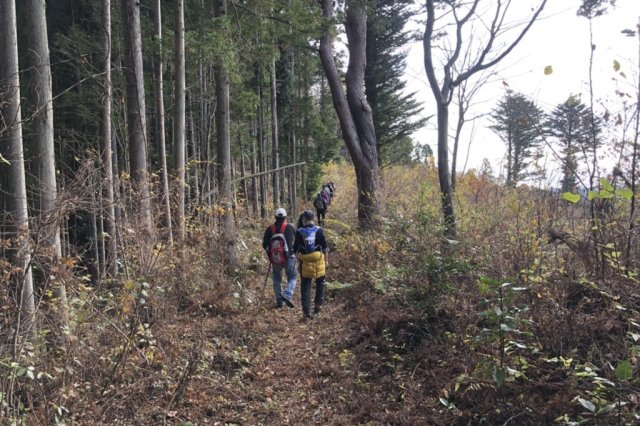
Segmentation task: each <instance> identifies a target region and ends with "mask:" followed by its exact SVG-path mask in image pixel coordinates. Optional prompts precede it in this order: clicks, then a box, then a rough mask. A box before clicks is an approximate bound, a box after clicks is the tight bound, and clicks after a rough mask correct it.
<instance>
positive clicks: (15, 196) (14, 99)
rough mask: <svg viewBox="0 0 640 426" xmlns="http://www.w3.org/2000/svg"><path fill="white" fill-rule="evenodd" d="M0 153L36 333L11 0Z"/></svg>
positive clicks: (0, 38) (29, 322) (0, 61)
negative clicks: (2, 159) (3, 160)
mask: <svg viewBox="0 0 640 426" xmlns="http://www.w3.org/2000/svg"><path fill="white" fill-rule="evenodd" d="M0 84H2V86H1V87H0V93H3V95H2V99H3V102H0V135H1V136H2V138H3V139H4V140H3V143H1V144H0V155H2V157H3V158H4V159H5V160H7V161H8V162H9V164H6V163H4V162H0V171H1V172H2V175H3V176H5V179H6V180H5V181H4V184H5V187H4V188H2V191H3V192H4V194H5V202H6V205H7V213H8V214H9V215H10V217H9V223H8V224H7V232H8V235H9V236H10V237H12V238H14V241H13V243H14V244H13V248H12V253H11V254H12V257H13V260H14V262H15V264H16V265H17V266H18V272H17V282H18V283H19V285H21V286H22V288H21V289H20V304H19V312H20V314H19V315H20V319H21V326H22V328H23V329H24V330H25V331H26V332H27V333H28V334H29V335H30V336H31V337H34V335H35V302H34V294H33V278H32V273H31V253H30V251H29V215H28V212H27V188H26V183H25V169H24V151H23V145H22V114H21V111H20V80H19V67H18V37H17V30H16V9H15V2H14V0H2V1H0Z"/></svg>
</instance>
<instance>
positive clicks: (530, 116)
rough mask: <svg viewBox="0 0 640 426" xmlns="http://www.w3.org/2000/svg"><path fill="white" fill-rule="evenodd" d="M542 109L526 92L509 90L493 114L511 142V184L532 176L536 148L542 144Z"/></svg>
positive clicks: (497, 128) (496, 128) (501, 132)
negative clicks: (529, 173) (532, 162)
mask: <svg viewBox="0 0 640 426" xmlns="http://www.w3.org/2000/svg"><path fill="white" fill-rule="evenodd" d="M542 115H543V113H542V110H541V109H540V108H538V107H537V106H536V104H535V103H534V102H532V101H531V100H529V99H527V98H526V97H525V96H524V95H522V94H519V93H514V92H508V93H507V94H506V95H505V96H504V98H503V99H502V100H501V101H500V103H499V104H498V107H497V108H496V110H495V111H494V112H493V114H492V115H491V118H492V119H493V121H494V124H493V125H492V126H491V129H492V130H494V131H495V132H496V133H497V134H498V135H500V137H501V138H502V140H503V141H504V143H505V144H506V145H507V181H506V184H507V186H516V185H517V184H518V183H519V182H521V181H522V180H524V179H526V178H527V177H528V174H527V171H526V170H527V167H528V166H529V163H530V160H531V157H532V154H533V152H532V151H533V148H535V147H536V146H537V145H539V143H540V140H541V134H540V131H539V128H540V121H541V118H542Z"/></svg>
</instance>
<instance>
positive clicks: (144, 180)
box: [122, 0, 153, 243]
mask: <svg viewBox="0 0 640 426" xmlns="http://www.w3.org/2000/svg"><path fill="white" fill-rule="evenodd" d="M122 21H123V28H124V50H125V62H124V75H125V78H126V82H127V127H128V134H129V161H130V169H131V170H130V171H131V177H132V178H133V183H134V190H135V191H136V196H135V199H137V200H138V208H139V209H140V211H139V212H138V213H139V214H140V216H141V220H142V231H143V234H144V235H143V238H144V239H145V240H146V242H147V243H150V242H151V240H152V237H153V217H152V213H151V195H150V193H149V176H148V173H147V116H146V110H145V93H144V71H143V67H142V33H141V29H140V2H139V0H122Z"/></svg>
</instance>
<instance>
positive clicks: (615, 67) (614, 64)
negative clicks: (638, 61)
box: [613, 59, 620, 71]
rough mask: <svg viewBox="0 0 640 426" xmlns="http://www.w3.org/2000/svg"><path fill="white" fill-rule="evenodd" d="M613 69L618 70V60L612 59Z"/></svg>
mask: <svg viewBox="0 0 640 426" xmlns="http://www.w3.org/2000/svg"><path fill="white" fill-rule="evenodd" d="M613 70H614V71H620V62H618V61H616V60H615V59H614V60H613Z"/></svg>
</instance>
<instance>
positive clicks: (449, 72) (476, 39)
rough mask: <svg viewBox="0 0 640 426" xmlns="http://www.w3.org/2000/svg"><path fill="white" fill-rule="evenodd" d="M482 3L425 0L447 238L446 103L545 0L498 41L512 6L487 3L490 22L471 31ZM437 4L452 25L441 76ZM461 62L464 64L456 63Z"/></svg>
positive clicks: (451, 232) (506, 48)
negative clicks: (437, 53) (468, 27)
mask: <svg viewBox="0 0 640 426" xmlns="http://www.w3.org/2000/svg"><path fill="white" fill-rule="evenodd" d="M480 2H481V0H473V1H472V2H468V3H464V4H460V3H459V2H457V1H453V0H447V1H444V2H438V1H436V0H426V9H427V21H426V24H425V31H424V36H423V48H424V67H425V72H426V75H427V79H428V80H429V86H430V87H431V91H432V93H433V97H434V99H435V102H436V109H437V118H438V121H437V123H438V124H437V125H438V177H439V182H440V192H441V193H442V211H443V215H444V222H445V230H446V234H447V236H449V237H455V235H456V216H455V208H454V204H453V187H452V185H451V173H450V168H449V105H450V104H451V100H452V97H453V94H454V91H455V88H456V87H458V86H459V85H460V84H461V83H463V82H464V81H466V80H468V79H469V78H471V77H472V76H473V75H475V74H477V73H479V72H481V71H483V70H486V69H488V68H491V67H493V66H494V65H496V64H497V63H499V62H500V61H501V60H502V59H504V58H505V57H506V56H507V55H508V54H509V53H510V52H511V51H512V50H513V49H514V48H515V47H516V45H518V43H519V42H520V41H521V40H522V38H523V37H524V35H525V34H526V33H527V31H529V29H530V28H531V26H532V25H533V23H534V22H535V21H536V19H537V18H538V16H539V15H540V13H541V12H542V10H543V9H544V6H545V5H546V3H547V0H542V1H541V2H540V3H539V5H538V6H537V7H535V8H534V9H533V13H532V15H531V17H530V19H529V20H528V21H527V22H526V24H525V25H524V27H523V28H522V29H521V30H520V31H518V33H517V34H516V36H515V38H514V39H513V40H512V41H511V42H510V43H508V44H506V45H501V43H500V40H499V39H500V36H501V35H503V33H504V32H505V31H506V26H507V25H508V23H507V22H506V20H505V19H506V16H507V11H508V10H509V7H510V6H511V2H510V1H506V2H504V1H502V0H497V1H492V2H490V3H491V5H489V4H487V8H493V9H492V10H493V16H492V17H491V19H490V21H489V22H488V23H483V24H482V25H479V26H478V28H475V29H474V31H473V34H470V33H466V32H464V29H465V26H466V25H467V24H469V23H470V22H472V21H474V20H475V19H477V18H479V17H478V15H477V13H478V6H479V4H480ZM436 3H437V4H438V6H439V7H438V9H437V10H440V11H442V15H441V16H447V17H449V16H450V17H452V19H453V25H454V31H453V35H451V39H450V42H451V43H450V44H447V46H451V47H450V48H443V49H441V52H442V54H443V55H444V57H443V63H442V69H441V71H440V75H438V74H437V72H436V68H437V67H438V65H437V64H436V63H435V58H434V50H436V49H437V48H439V47H440V46H439V45H438V42H439V41H440V40H442V37H443V36H442V35H440V34H438V33H437V32H436V28H435V23H436V20H437V19H438V18H439V17H438V16H436ZM486 3H489V2H486ZM486 13H490V12H486ZM480 28H484V29H486V33H485V34H480V33H479V31H480V30H479V29H480ZM448 40H449V39H448ZM471 49H473V51H471ZM461 63H462V64H463V65H460V64H461Z"/></svg>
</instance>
